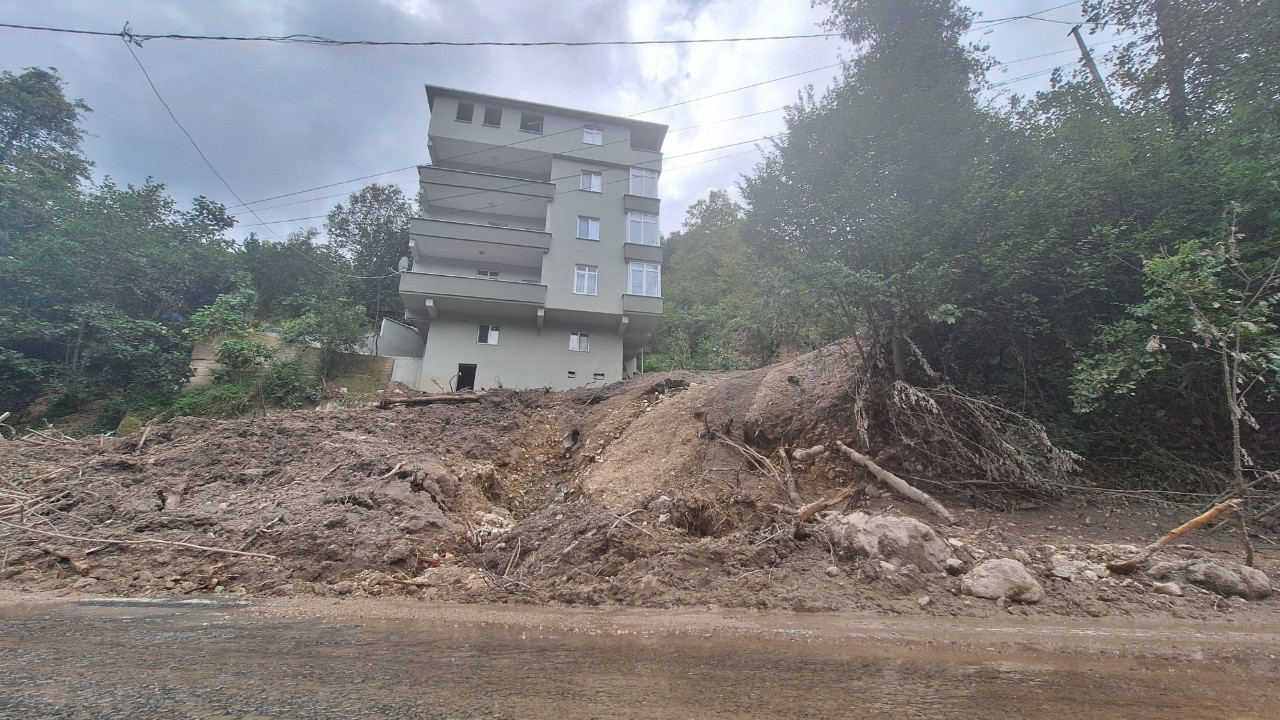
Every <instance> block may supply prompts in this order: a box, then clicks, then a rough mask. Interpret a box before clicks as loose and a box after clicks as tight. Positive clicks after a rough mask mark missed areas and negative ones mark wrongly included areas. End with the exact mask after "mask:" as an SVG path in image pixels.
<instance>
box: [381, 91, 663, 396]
mask: <svg viewBox="0 0 1280 720" xmlns="http://www.w3.org/2000/svg"><path fill="white" fill-rule="evenodd" d="M427 101H428V104H429V105H430V108H431V123H430V129H429V132H428V137H429V146H430V155H431V164H430V165H424V166H421V167H419V168H418V171H419V180H420V186H421V192H420V196H419V200H420V205H421V208H422V213H421V217H417V218H414V219H413V220H412V222H411V235H410V241H409V244H410V248H409V255H410V259H411V266H410V267H409V268H408V269H407V270H405V271H404V272H402V273H401V276H400V296H401V298H402V299H403V300H404V305H405V323H404V324H403V325H399V326H397V325H395V324H390V323H384V326H383V332H382V333H381V336H380V340H381V341H382V344H383V345H384V346H385V347H386V349H380V350H379V352H380V354H393V353H394V354H396V355H398V356H400V357H402V358H404V359H405V362H404V363H403V367H400V365H401V363H399V362H398V363H397V365H398V369H397V373H396V374H397V379H398V380H401V381H404V382H406V383H407V384H410V385H412V386H414V387H416V388H419V389H421V390H444V389H449V390H455V389H465V388H475V389H482V388H491V387H499V386H501V387H516V388H529V387H545V386H550V387H552V388H556V389H565V388H571V387H579V386H583V385H590V384H605V383H610V382H614V381H616V380H620V379H622V378H623V377H624V376H626V375H627V374H629V373H631V372H634V371H635V370H636V364H637V355H638V354H639V352H640V351H641V349H642V348H643V347H644V346H645V345H646V344H647V343H648V341H649V337H650V336H651V335H652V334H653V331H654V329H655V328H656V327H657V324H658V321H659V319H660V318H661V317H662V248H661V246H660V244H659V242H660V241H659V235H658V206H659V199H658V177H659V176H660V174H661V172H662V152H661V150H662V142H663V140H664V138H665V136H666V131H667V128H666V126H665V125H659V124H656V123H650V122H643V121H638V120H630V119H627V118H620V117H613V116H608V115H600V114H597V113H592V112H586V111H580V110H570V109H566V108H560V107H553V106H549V105H542V104H538V103H530V102H524V101H521V100H513V99H510V98H501V97H493V96H489V95H482V94H479V93H472V92H465V91H460V90H452V89H449V88H443V87H436V86H430V85H429V86H427ZM415 335H416V337H415ZM419 343H420V347H421V355H420V356H418V357H416V358H415V356H416V355H417V353H418V347H419ZM392 348H394V350H391V349H392ZM388 350H391V351H390V352H389V351H388ZM401 353H406V354H405V355H400V354H401ZM415 360H416V361H417V362H415ZM415 376H416V377H415Z"/></svg>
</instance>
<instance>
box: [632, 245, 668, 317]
mask: <svg viewBox="0 0 1280 720" xmlns="http://www.w3.org/2000/svg"><path fill="white" fill-rule="evenodd" d="M659 249H661V248H659ZM622 312H623V313H624V314H627V315H630V314H632V313H638V314H642V315H661V314H662V298H660V297H650V296H648V295H623V296H622Z"/></svg>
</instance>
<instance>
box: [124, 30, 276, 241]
mask: <svg viewBox="0 0 1280 720" xmlns="http://www.w3.org/2000/svg"><path fill="white" fill-rule="evenodd" d="M124 47H125V49H126V50H128V51H129V56H130V57H132V58H133V61H134V62H135V63H137V64H138V69H139V70H141V71H142V76H143V77H145V78H146V79H147V84H148V85H150V86H151V92H153V93H155V96H156V99H157V100H159V101H160V104H161V105H163V106H164V109H165V112H167V113H169V118H170V119H171V120H173V124H174V125H177V126H178V129H179V130H181V131H182V134H183V135H185V136H186V137H187V141H188V142H190V143H191V147H193V148H195V149H196V154H198V155H199V156H200V159H201V160H203V161H204V164H205V165H208V166H209V169H210V170H212V171H213V174H214V175H216V176H217V177H218V179H219V180H221V181H222V185H223V187H225V188H226V189H227V192H229V193H231V197H233V198H235V199H236V200H237V201H239V202H241V203H243V202H244V201H243V200H240V196H239V195H237V194H236V191H235V190H233V189H232V188H231V183H229V182H227V179H226V178H224V177H223V176H222V173H220V172H218V168H216V167H214V166H213V163H212V162H210V161H209V158H208V156H206V155H205V154H204V150H201V149H200V144H199V143H197V142H196V139H195V138H194V137H191V133H190V132H188V131H187V128H186V127H184V126H183V124H182V122H181V121H180V120H178V116H177V115H174V114H173V108H171V107H169V103H167V102H165V99H164V96H163V95H161V94H160V90H159V89H157V88H156V84H155V81H153V80H152V79H151V73H149V72H147V68H146V66H145V65H143V64H142V60H141V59H140V58H139V57H138V54H137V53H135V52H134V51H133V46H132V45H130V44H129V43H127V42H126V43H125V45H124ZM254 217H255V218H257V219H258V220H259V222H261V220H262V218H259V217H258V216H257V215H256V214H255V215H254ZM271 234H272V235H275V232H274V231H272V233H271ZM276 239H277V240H278V239H280V236H278V235H276Z"/></svg>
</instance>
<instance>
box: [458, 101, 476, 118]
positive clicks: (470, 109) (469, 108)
mask: <svg viewBox="0 0 1280 720" xmlns="http://www.w3.org/2000/svg"><path fill="white" fill-rule="evenodd" d="M475 114H476V104H475V103H469V102H461V101H459V102H458V114H457V115H455V116H454V119H455V120H457V121H458V122H464V123H469V122H471V118H473V117H475Z"/></svg>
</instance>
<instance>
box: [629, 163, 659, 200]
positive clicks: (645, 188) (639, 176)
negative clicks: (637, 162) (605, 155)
mask: <svg viewBox="0 0 1280 720" xmlns="http://www.w3.org/2000/svg"><path fill="white" fill-rule="evenodd" d="M631 194H632V195H639V196H641V197H651V198H656V197H658V171H657V170H645V169H644V168H631Z"/></svg>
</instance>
